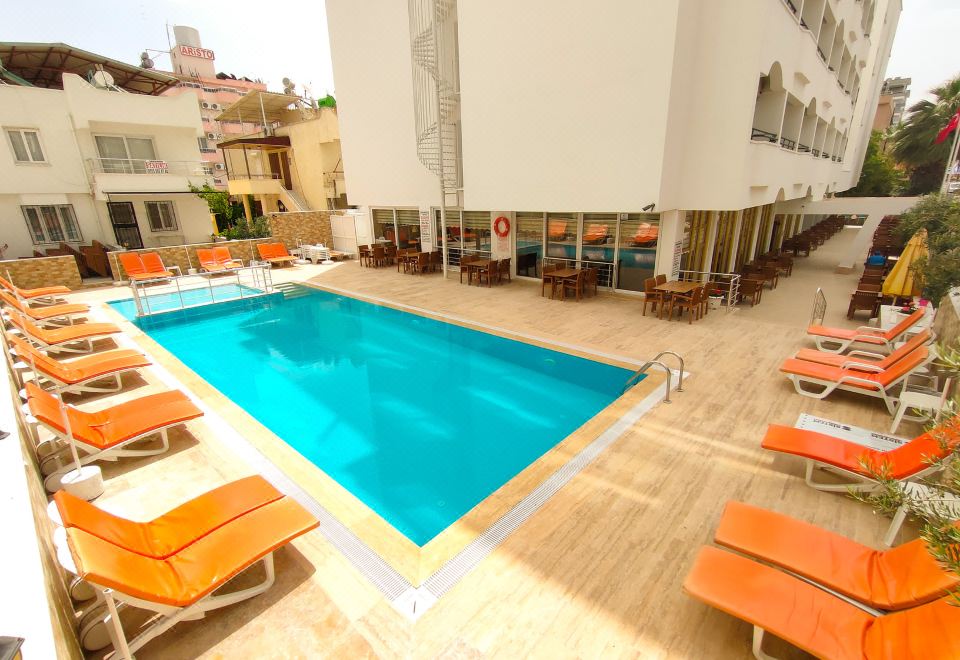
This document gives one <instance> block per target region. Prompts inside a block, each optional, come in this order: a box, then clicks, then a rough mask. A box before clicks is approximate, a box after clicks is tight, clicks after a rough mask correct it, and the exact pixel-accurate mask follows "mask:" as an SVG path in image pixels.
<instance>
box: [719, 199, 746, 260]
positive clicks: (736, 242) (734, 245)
mask: <svg viewBox="0 0 960 660" xmlns="http://www.w3.org/2000/svg"><path fill="white" fill-rule="evenodd" d="M742 225H743V209H740V210H739V211H737V218H736V220H734V221H733V241H732V242H731V243H730V258H729V259H728V260H727V266H726V268H725V269H723V270H719V269H716V270H717V272H722V273H732V272H733V267H734V266H735V265H736V263H737V250H739V249H740V228H741V226H742Z"/></svg>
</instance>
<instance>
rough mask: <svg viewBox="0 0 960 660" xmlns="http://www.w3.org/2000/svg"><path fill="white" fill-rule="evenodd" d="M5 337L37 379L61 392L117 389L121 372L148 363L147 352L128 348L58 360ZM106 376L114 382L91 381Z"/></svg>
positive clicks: (20, 341) (13, 337) (147, 364)
mask: <svg viewBox="0 0 960 660" xmlns="http://www.w3.org/2000/svg"><path fill="white" fill-rule="evenodd" d="M6 338H7V341H8V342H9V344H10V346H11V347H12V348H13V350H14V351H15V352H16V354H17V356H18V357H19V358H20V359H21V360H22V361H23V362H24V363H25V364H27V365H29V367H30V368H31V369H32V370H33V371H34V374H35V376H36V377H37V378H38V379H42V380H47V381H49V382H51V383H53V385H54V386H55V387H57V388H60V389H61V391H63V392H117V391H119V390H120V388H121V387H122V383H121V381H120V375H121V374H123V373H125V372H127V371H135V370H137V369H141V368H143V367H147V366H150V360H148V359H147V358H146V356H144V355H143V354H142V353H138V352H137V351H132V350H129V349H117V350H113V351H105V352H103V353H96V354H94V355H87V356H84V357H81V358H77V359H75V360H72V361H70V362H61V361H60V360H55V359H53V358H52V357H50V356H48V355H47V354H46V353H44V352H43V351H41V350H39V349H37V348H35V347H33V346H31V345H30V344H28V343H27V342H25V341H24V340H23V339H20V338H19V337H15V336H14V335H11V334H7V335H6ZM105 378H112V379H113V381H114V384H113V385H112V386H99V387H98V386H95V385H91V384H90V383H94V382H97V381H100V380H104V379H105Z"/></svg>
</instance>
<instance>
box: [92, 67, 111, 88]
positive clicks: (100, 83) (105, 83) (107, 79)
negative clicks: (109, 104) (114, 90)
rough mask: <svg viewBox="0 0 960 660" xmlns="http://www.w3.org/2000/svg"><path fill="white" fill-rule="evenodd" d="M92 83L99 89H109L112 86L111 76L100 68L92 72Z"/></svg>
mask: <svg viewBox="0 0 960 660" xmlns="http://www.w3.org/2000/svg"><path fill="white" fill-rule="evenodd" d="M92 80H93V84H94V85H96V86H97V87H99V88H100V89H110V88H111V87H113V86H114V85H113V76H111V75H110V74H109V73H108V72H106V71H103V70H100V71H94V72H93V77H92Z"/></svg>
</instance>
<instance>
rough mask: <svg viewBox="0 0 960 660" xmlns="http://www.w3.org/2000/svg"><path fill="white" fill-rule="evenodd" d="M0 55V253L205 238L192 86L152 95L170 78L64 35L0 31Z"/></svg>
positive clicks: (206, 172) (202, 169)
mask: <svg viewBox="0 0 960 660" xmlns="http://www.w3.org/2000/svg"><path fill="white" fill-rule="evenodd" d="M0 60H2V64H3V70H2V71H0V131H2V136H0V247H2V246H3V245H4V244H6V245H7V246H8V247H7V249H6V254H5V255H4V256H5V258H7V259H15V258H19V257H29V256H34V255H42V254H45V253H46V254H62V253H63V251H64V250H66V251H81V249H82V248H83V247H84V246H90V245H91V244H92V243H93V242H94V241H96V242H99V243H102V244H104V245H107V246H124V247H129V248H140V247H159V246H164V245H179V244H183V243H195V242H202V241H205V240H209V236H210V234H211V232H212V231H213V229H212V224H211V219H210V213H209V210H208V208H207V204H206V202H204V201H203V200H201V199H199V198H198V197H197V196H196V195H194V194H192V193H190V191H189V185H190V184H193V185H197V186H201V185H203V184H204V183H211V182H212V180H213V179H212V176H211V175H212V171H211V169H210V167H209V166H208V165H207V164H206V163H204V162H203V161H202V160H201V156H200V146H199V145H200V142H199V140H200V139H201V138H202V137H203V126H202V124H201V120H200V111H199V109H198V101H197V97H196V95H195V94H192V93H191V94H185V95H183V96H178V97H175V98H169V97H161V96H157V95H158V94H160V93H161V92H163V91H164V90H165V89H167V88H169V87H171V86H173V85H175V84H176V83H177V80H176V79H175V78H173V77H171V76H169V75H165V74H162V73H159V72H156V71H149V70H145V69H141V68H138V67H135V66H131V65H128V64H124V63H122V62H118V61H116V60H112V59H110V58H106V57H102V56H100V55H96V54H94V53H90V52H87V51H84V50H81V49H79V48H74V47H72V46H68V45H66V44H39V43H9V42H7V43H0ZM100 274H103V273H100Z"/></svg>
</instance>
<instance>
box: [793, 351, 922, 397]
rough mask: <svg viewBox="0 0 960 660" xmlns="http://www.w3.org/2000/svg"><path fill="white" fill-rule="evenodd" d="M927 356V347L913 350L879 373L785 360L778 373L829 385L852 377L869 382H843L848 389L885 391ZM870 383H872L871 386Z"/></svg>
mask: <svg viewBox="0 0 960 660" xmlns="http://www.w3.org/2000/svg"><path fill="white" fill-rule="evenodd" d="M928 354H929V352H928V350H927V347H926V346H920V347H919V348H916V349H914V350H913V351H912V352H911V353H910V354H909V355H907V356H906V357H904V358H902V359H900V360H897V361H896V362H895V363H894V364H893V365H892V366H891V367H889V368H888V369H884V370H883V371H879V372H866V371H857V370H856V369H843V368H840V367H831V366H828V365H825V364H819V363H817V362H806V361H804V360H797V359H795V358H787V359H786V360H785V361H784V363H783V364H782V365H780V371H782V372H783V373H785V374H794V375H796V376H802V377H806V378H815V379H817V380H824V381H828V382H831V383H836V382H839V381H840V379H841V378H843V377H844V376H852V377H854V378H859V379H861V380H866V381H869V383H861V382H857V381H852V382H851V381H847V382H844V385H847V386H850V387H860V388H863V389H865V390H878V389H886V388H887V387H889V386H890V385H891V384H892V383H894V382H896V381H897V380H898V379H899V378H901V377H902V376H905V375H906V374H908V373H910V372H911V371H913V370H914V369H915V368H917V367H918V366H920V364H921V363H922V362H923V361H924V360H926V359H927V356H928ZM870 383H873V385H871V384H870Z"/></svg>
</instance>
